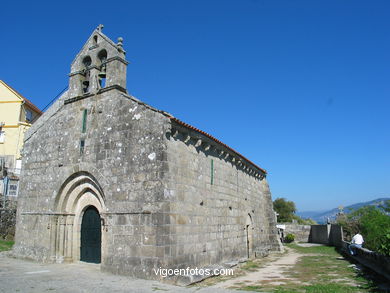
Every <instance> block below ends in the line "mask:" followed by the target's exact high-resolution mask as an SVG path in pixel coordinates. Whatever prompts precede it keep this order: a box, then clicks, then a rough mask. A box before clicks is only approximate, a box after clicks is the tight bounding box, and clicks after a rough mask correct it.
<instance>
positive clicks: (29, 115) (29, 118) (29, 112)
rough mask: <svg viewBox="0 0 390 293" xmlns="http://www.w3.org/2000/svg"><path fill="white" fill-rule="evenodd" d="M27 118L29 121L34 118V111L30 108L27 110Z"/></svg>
mask: <svg viewBox="0 0 390 293" xmlns="http://www.w3.org/2000/svg"><path fill="white" fill-rule="evenodd" d="M26 120H27V121H28V122H31V121H32V120H33V112H32V111H30V110H28V109H27V110H26Z"/></svg>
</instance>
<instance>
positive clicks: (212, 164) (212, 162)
mask: <svg viewBox="0 0 390 293" xmlns="http://www.w3.org/2000/svg"><path fill="white" fill-rule="evenodd" d="M210 179H211V182H210V184H211V185H213V184H214V160H213V159H212V160H211V177H210Z"/></svg>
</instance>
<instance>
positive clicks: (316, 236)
mask: <svg viewBox="0 0 390 293" xmlns="http://www.w3.org/2000/svg"><path fill="white" fill-rule="evenodd" d="M342 241H343V232H342V228H341V226H340V225H335V224H328V225H312V226H311V229H310V237H309V242H311V243H319V244H326V245H334V246H340V245H341V242H342Z"/></svg>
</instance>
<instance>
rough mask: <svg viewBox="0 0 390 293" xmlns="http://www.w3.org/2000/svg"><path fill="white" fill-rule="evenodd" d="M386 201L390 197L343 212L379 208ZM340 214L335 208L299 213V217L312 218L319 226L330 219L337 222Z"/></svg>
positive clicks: (351, 207) (357, 204)
mask: <svg viewBox="0 0 390 293" xmlns="http://www.w3.org/2000/svg"><path fill="white" fill-rule="evenodd" d="M386 200H390V197H385V198H378V199H375V200H371V201H367V202H359V203H355V204H353V205H350V206H346V207H344V209H343V211H344V213H346V214H348V213H350V212H352V211H354V210H357V209H359V208H361V207H364V206H369V205H374V206H379V205H383V204H384V203H385V201H386ZM338 212H339V209H338V208H334V209H331V210H329V211H317V212H310V211H307V212H297V215H298V216H300V217H301V218H304V219H307V218H310V219H313V220H314V221H316V222H317V223H319V224H323V223H326V221H327V219H328V218H329V219H330V220H331V221H332V220H335V219H336V215H337V214H338Z"/></svg>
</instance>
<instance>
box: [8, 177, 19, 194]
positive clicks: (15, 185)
mask: <svg viewBox="0 0 390 293" xmlns="http://www.w3.org/2000/svg"><path fill="white" fill-rule="evenodd" d="M18 190H19V181H18V180H12V179H11V180H10V181H9V182H8V194H7V195H8V196H18Z"/></svg>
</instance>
